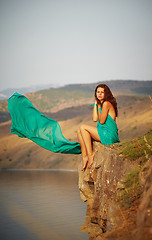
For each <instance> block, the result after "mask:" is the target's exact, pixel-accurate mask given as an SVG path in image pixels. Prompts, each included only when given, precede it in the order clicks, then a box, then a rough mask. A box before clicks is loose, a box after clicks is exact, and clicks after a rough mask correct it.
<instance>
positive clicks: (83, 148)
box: [77, 128, 89, 171]
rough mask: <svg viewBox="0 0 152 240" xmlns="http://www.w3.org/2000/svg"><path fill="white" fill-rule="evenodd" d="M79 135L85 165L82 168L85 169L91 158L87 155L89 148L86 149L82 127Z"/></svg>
mask: <svg viewBox="0 0 152 240" xmlns="http://www.w3.org/2000/svg"><path fill="white" fill-rule="evenodd" d="M77 135H78V140H79V143H80V146H81V152H82V165H83V166H82V169H81V170H82V171H83V170H84V169H85V168H86V166H87V163H88V160H89V159H88V155H87V149H86V146H85V143H84V140H83V137H82V135H81V130H80V128H79V129H78V132H77Z"/></svg>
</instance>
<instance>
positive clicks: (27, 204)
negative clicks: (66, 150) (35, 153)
mask: <svg viewBox="0 0 152 240" xmlns="http://www.w3.org/2000/svg"><path fill="white" fill-rule="evenodd" d="M85 215H86V204H85V203H82V202H81V200H80V194H79V189H78V173H77V172H71V171H57V170H54V171H53V170H52V171H37V170H32V171H25V170H24V171H1V172H0V239H2V240H20V239H22V240H79V239H81V240H88V238H89V237H88V234H87V233H83V232H81V229H80V227H81V225H83V224H84V220H85Z"/></svg>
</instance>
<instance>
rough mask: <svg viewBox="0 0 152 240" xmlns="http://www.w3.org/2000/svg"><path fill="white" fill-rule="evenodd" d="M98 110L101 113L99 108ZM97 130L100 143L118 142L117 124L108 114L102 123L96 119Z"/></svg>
mask: <svg viewBox="0 0 152 240" xmlns="http://www.w3.org/2000/svg"><path fill="white" fill-rule="evenodd" d="M99 111H100V113H101V108H99ZM97 130H98V134H99V137H100V141H101V143H102V144H104V145H111V144H114V143H117V142H119V137H118V128H117V124H116V122H115V121H114V120H113V119H112V117H111V116H110V115H109V114H108V116H107V119H106V121H105V123H104V124H101V123H100V122H99V120H98V122H97Z"/></svg>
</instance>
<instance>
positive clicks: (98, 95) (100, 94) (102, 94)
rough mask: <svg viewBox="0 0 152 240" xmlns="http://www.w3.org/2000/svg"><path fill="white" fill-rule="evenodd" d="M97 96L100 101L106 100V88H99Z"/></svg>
mask: <svg viewBox="0 0 152 240" xmlns="http://www.w3.org/2000/svg"><path fill="white" fill-rule="evenodd" d="M96 95H97V98H98V99H99V101H102V100H104V96H105V93H104V88H102V87H98V88H97V92H96Z"/></svg>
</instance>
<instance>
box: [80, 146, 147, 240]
mask: <svg viewBox="0 0 152 240" xmlns="http://www.w3.org/2000/svg"><path fill="white" fill-rule="evenodd" d="M93 147H94V151H95V160H94V164H93V166H92V168H91V169H86V170H85V171H81V168H82V166H81V164H80V165H79V168H78V170H79V189H80V196H81V200H82V201H83V202H87V212H86V219H85V224H84V226H82V231H85V232H88V233H89V239H90V240H95V239H96V240H101V239H102V240H104V239H109V240H119V239H123V240H125V239H126V240H127V239H130V240H131V239H132V240H133V239H136V240H149V239H152V214H151V211H152V186H151V182H152V164H151V163H152V159H149V160H148V161H147V162H146V165H145V166H144V167H143V168H142V170H141V171H140V173H139V174H138V177H139V179H140V181H139V185H134V183H133V185H134V186H135V187H134V189H133V191H134V193H133V196H130V198H132V199H133V200H132V204H131V205H127V207H126V205H123V204H122V195H124V193H125V194H126V195H125V196H126V198H129V197H128V195H127V194H128V191H129V190H127V188H126V187H125V186H126V185H125V184H124V183H125V179H126V178H127V176H130V175H129V174H130V173H131V172H133V171H134V172H135V171H136V172H137V171H138V164H137V163H135V162H134V163H133V162H131V161H128V160H127V161H126V159H124V158H123V157H122V156H121V155H120V152H119V151H118V150H117V149H116V148H117V145H115V148H114V146H111V147H107V146H103V145H101V144H100V143H97V142H94V143H93ZM126 181H127V180H126ZM130 181H131V180H130ZM133 181H135V178H134V180H133ZM137 188H138V191H137ZM124 206H125V207H124Z"/></svg>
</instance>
